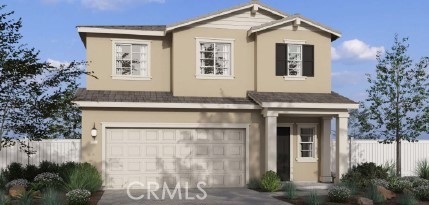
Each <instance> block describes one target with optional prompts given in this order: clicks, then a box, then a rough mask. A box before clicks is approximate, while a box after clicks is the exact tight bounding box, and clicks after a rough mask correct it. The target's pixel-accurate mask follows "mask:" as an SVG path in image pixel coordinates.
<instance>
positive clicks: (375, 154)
mask: <svg viewBox="0 0 429 205" xmlns="http://www.w3.org/2000/svg"><path fill="white" fill-rule="evenodd" d="M350 146H351V149H349V151H350V153H349V162H351V163H350V164H349V165H350V167H351V166H354V165H358V164H361V163H364V162H374V163H376V164H377V165H385V164H386V163H390V164H392V163H395V162H396V143H393V144H381V143H379V142H378V141H376V140H351V141H349V143H348V147H350ZM401 146H402V154H401V161H402V175H403V176H414V175H416V174H415V170H416V165H417V163H418V162H419V161H420V160H423V159H428V160H429V140H420V141H419V142H415V143H412V142H406V141H405V142H402V143H401ZM335 150H336V147H335V141H331V170H332V171H333V172H335V170H336V167H335Z"/></svg>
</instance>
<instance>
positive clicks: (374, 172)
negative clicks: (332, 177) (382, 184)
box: [341, 163, 388, 189]
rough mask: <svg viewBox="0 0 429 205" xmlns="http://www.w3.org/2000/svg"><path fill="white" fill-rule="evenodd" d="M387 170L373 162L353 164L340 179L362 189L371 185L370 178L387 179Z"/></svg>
mask: <svg viewBox="0 0 429 205" xmlns="http://www.w3.org/2000/svg"><path fill="white" fill-rule="evenodd" d="M387 171H388V170H387V169H385V168H383V167H382V166H377V165H376V164H374V163H363V164H360V165H358V166H353V167H352V169H351V170H349V171H348V172H347V173H346V174H345V175H343V176H342V178H341V181H342V182H345V183H351V184H355V185H356V186H357V187H358V188H359V189H364V188H366V187H369V186H370V185H371V180H373V179H387V178H388V173H387Z"/></svg>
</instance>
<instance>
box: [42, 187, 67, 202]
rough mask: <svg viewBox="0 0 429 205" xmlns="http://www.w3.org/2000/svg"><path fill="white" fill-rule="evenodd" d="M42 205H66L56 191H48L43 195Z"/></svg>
mask: <svg viewBox="0 0 429 205" xmlns="http://www.w3.org/2000/svg"><path fill="white" fill-rule="evenodd" d="M40 203H41V205H58V204H64V199H63V197H62V196H61V194H60V193H59V192H57V191H55V190H54V189H48V190H47V191H46V192H44V193H43V195H42V199H41V201H40Z"/></svg>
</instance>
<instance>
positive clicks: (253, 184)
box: [247, 179, 261, 190]
mask: <svg viewBox="0 0 429 205" xmlns="http://www.w3.org/2000/svg"><path fill="white" fill-rule="evenodd" d="M260 183H261V181H260V180H259V179H250V181H249V184H247V188H249V189H255V190H257V189H259V188H260V187H261V186H260Z"/></svg>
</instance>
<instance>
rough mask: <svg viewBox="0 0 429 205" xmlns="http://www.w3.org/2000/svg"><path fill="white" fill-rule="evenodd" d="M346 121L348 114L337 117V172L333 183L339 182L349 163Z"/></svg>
mask: <svg viewBox="0 0 429 205" xmlns="http://www.w3.org/2000/svg"><path fill="white" fill-rule="evenodd" d="M348 119H349V114H348V113H344V114H339V115H338V116H337V119H336V120H337V126H336V129H337V131H336V146H337V150H336V163H337V170H336V177H335V183H338V182H340V178H341V176H342V175H343V174H345V173H346V172H347V169H348V167H349V166H348V163H349V153H348V146H347V141H348V131H347V127H348Z"/></svg>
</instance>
